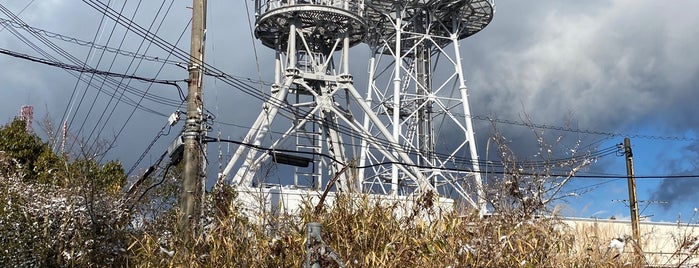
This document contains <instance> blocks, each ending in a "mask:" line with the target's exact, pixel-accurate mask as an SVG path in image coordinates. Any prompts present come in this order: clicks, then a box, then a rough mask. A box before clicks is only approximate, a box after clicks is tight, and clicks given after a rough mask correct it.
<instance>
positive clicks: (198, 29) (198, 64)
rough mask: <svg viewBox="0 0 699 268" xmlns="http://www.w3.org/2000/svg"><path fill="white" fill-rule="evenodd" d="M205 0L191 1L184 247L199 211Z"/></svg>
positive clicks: (193, 234)
mask: <svg viewBox="0 0 699 268" xmlns="http://www.w3.org/2000/svg"><path fill="white" fill-rule="evenodd" d="M205 12H206V0H192V46H191V50H190V53H189V54H190V59H189V67H188V69H189V80H188V83H189V86H188V91H187V120H186V121H185V129H184V132H183V134H182V139H183V142H184V152H183V158H182V160H183V164H184V168H183V172H182V190H181V192H180V208H181V210H182V218H181V219H180V223H179V227H180V231H181V232H182V236H183V237H182V240H183V241H184V243H185V246H187V245H189V244H190V243H191V241H193V240H192V238H193V237H196V235H197V233H198V228H197V226H198V225H199V224H198V223H199V216H200V213H201V209H200V207H201V198H200V196H201V194H202V193H201V189H202V184H201V178H202V176H203V174H204V172H203V170H202V147H201V146H202V144H201V139H202V136H203V135H202V134H203V128H202V125H203V124H202V121H203V120H204V115H203V111H204V103H203V96H202V83H203V74H204V70H203V65H204V29H205V27H206V25H205V23H206V18H205V17H206V16H205Z"/></svg>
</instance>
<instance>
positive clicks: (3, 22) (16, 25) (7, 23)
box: [0, 18, 183, 66]
mask: <svg viewBox="0 0 699 268" xmlns="http://www.w3.org/2000/svg"><path fill="white" fill-rule="evenodd" d="M0 24H1V25H3V29H4V27H5V26H11V27H14V28H16V29H23V30H26V31H28V32H34V33H38V34H42V35H44V36H46V37H48V38H53V39H57V40H61V41H64V42H70V43H74V44H76V45H80V46H93V47H94V49H98V50H104V51H107V52H110V53H114V54H118V55H122V56H126V57H134V58H137V59H144V60H147V61H152V62H160V63H167V64H171V65H175V66H182V64H183V63H182V62H180V61H172V60H167V59H163V58H160V57H156V56H149V55H146V54H139V53H136V52H131V51H127V50H124V49H120V48H113V47H109V46H105V45H100V44H95V43H94V42H92V41H85V40H81V39H78V38H75V37H70V36H67V35H63V34H59V33H55V32H51V31H47V30H44V29H40V28H36V27H32V26H29V25H27V24H19V23H17V22H14V21H11V20H8V19H4V18H0Z"/></svg>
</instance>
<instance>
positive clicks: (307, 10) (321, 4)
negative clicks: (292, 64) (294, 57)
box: [255, 0, 366, 50]
mask: <svg viewBox="0 0 699 268" xmlns="http://www.w3.org/2000/svg"><path fill="white" fill-rule="evenodd" d="M361 2H362V1H361V0H354V1H353V0H257V1H256V6H255V11H256V15H257V21H256V25H255V36H256V37H257V38H258V39H260V41H261V42H262V44H263V45H265V46H267V47H270V48H272V49H277V48H282V49H283V48H285V47H286V45H287V44H286V43H287V38H288V37H289V31H290V29H291V26H292V25H295V26H296V29H297V30H300V31H301V32H303V33H304V34H305V35H306V36H305V37H304V38H306V41H307V42H309V43H312V45H313V46H324V47H326V48H328V47H332V46H334V45H335V42H336V40H337V39H338V38H343V37H344V36H345V34H347V35H348V37H349V41H350V46H354V45H356V44H358V43H359V42H361V41H362V40H363V38H364V34H365V32H366V24H365V23H364V19H363V12H364V11H363V5H362V3H361ZM309 45H311V44H309ZM298 46H299V49H303V46H302V44H298ZM311 49H321V50H322V48H318V47H315V48H311ZM337 49H342V46H341V44H340V45H339V46H338V47H337Z"/></svg>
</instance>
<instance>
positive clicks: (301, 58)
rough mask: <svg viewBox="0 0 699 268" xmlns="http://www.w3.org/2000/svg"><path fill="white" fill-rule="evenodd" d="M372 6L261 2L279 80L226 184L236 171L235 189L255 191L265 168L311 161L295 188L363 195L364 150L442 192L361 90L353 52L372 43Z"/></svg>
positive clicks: (262, 25)
mask: <svg viewBox="0 0 699 268" xmlns="http://www.w3.org/2000/svg"><path fill="white" fill-rule="evenodd" d="M364 7H365V6H364V2H363V1H362V0H358V1H347V0H318V1H303V0H281V1H280V0H269V1H267V0H258V1H256V3H255V10H256V14H257V20H256V28H255V35H256V36H257V38H258V39H260V41H261V42H262V44H263V45H265V46H267V47H270V48H272V49H274V50H275V51H276V63H275V71H274V73H275V81H274V85H273V86H272V88H271V92H270V97H269V99H268V100H267V101H266V102H265V103H264V104H263V108H262V111H261V113H260V115H259V116H258V118H257V120H256V121H255V123H254V124H253V126H252V127H251V129H250V131H249V132H248V134H247V135H246V136H245V138H244V140H243V142H244V143H245V144H248V145H246V146H240V147H239V148H238V149H237V150H236V152H235V153H234V155H233V156H232V158H231V161H230V162H229V163H228V165H227V166H226V168H225V169H224V171H223V172H222V174H220V176H219V179H226V178H227V177H228V175H229V174H232V173H233V172H232V171H234V170H235V173H234V174H233V176H232V179H231V183H232V184H235V185H241V186H250V185H254V184H255V182H257V181H261V182H264V177H265V174H264V170H262V169H261V166H262V164H264V163H265V162H268V161H275V162H278V163H286V164H294V165H297V166H303V165H304V162H308V163H310V165H309V166H308V167H296V176H295V177H294V182H293V184H294V185H295V186H297V187H308V188H312V189H324V188H325V187H328V182H329V181H330V180H331V179H333V178H337V183H336V184H335V185H334V186H335V187H336V189H337V190H339V191H362V186H363V185H362V182H363V181H364V180H363V178H359V177H358V175H357V173H356V171H357V170H361V168H359V169H357V168H353V166H356V163H357V160H358V159H359V157H360V151H361V150H360V149H361V148H360V147H359V145H360V144H361V143H364V144H366V147H368V148H370V151H371V152H372V153H373V154H375V155H380V156H381V157H382V158H383V159H386V160H387V161H390V162H401V163H408V165H400V166H398V167H397V169H399V170H400V172H401V174H403V175H404V176H405V177H407V178H410V180H411V181H413V182H414V183H415V185H417V187H416V188H418V189H421V190H422V191H430V190H434V188H433V187H432V185H430V183H429V182H428V181H427V179H426V178H425V176H424V174H423V173H422V172H421V171H420V170H419V169H418V168H416V167H415V166H413V165H410V164H411V163H412V159H411V157H410V156H409V155H408V154H407V153H406V152H405V151H404V150H403V148H402V147H401V146H400V145H399V143H398V141H397V140H396V139H394V138H393V135H392V134H391V132H390V131H389V130H388V128H387V127H386V126H385V125H383V122H382V121H381V119H380V118H379V115H377V114H376V113H375V111H374V110H373V109H372V108H371V107H370V103H369V102H367V100H365V99H364V98H363V96H362V95H361V93H360V92H359V91H358V90H357V89H356V88H355V87H354V84H353V77H352V75H351V74H350V72H349V65H350V64H349V61H350V54H349V48H350V47H352V46H354V45H356V44H359V43H361V42H362V41H364V40H365V38H366V36H367V35H366V34H367V23H366V17H365V13H364V12H365V9H364ZM355 114H356V115H355ZM365 122H369V124H370V125H371V126H372V129H371V131H370V130H369V129H367V128H366V127H365V125H367V124H366V123H365ZM280 149H286V151H282V150H280ZM304 176H305V177H304ZM256 178H258V179H256Z"/></svg>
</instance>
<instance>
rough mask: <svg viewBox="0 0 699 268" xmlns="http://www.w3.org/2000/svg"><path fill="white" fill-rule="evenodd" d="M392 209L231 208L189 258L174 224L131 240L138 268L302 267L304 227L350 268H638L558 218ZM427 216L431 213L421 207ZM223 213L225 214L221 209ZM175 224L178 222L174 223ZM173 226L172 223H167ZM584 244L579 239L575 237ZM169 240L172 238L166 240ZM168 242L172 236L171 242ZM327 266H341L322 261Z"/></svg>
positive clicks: (364, 204) (343, 201) (341, 201)
mask: <svg viewBox="0 0 699 268" xmlns="http://www.w3.org/2000/svg"><path fill="white" fill-rule="evenodd" d="M396 206H397V204H395V203H388V202H373V201H370V199H369V198H367V197H366V196H363V197H360V198H356V196H350V195H339V196H338V197H337V198H336V200H335V202H334V203H333V205H331V206H326V207H324V209H322V210H320V211H317V212H316V211H315V208H314V207H312V206H310V205H307V206H306V207H304V208H303V209H302V210H301V213H300V215H297V216H280V217H269V218H268V219H267V221H266V222H267V224H265V225H257V224H252V223H250V222H249V221H248V219H247V218H245V217H243V216H241V214H240V213H238V208H236V207H235V206H229V207H228V211H227V212H226V213H214V214H215V215H216V216H215V217H214V219H213V221H212V222H211V223H210V224H208V225H207V226H206V227H205V228H204V232H203V235H202V236H201V238H200V239H199V240H198V241H197V243H196V245H195V246H193V247H191V248H189V249H188V252H187V253H184V252H182V251H175V252H174V254H173V255H172V256H170V255H168V254H167V253H166V252H169V251H170V250H172V249H174V248H177V247H178V244H179V243H178V241H176V240H173V239H172V238H174V237H178V236H177V232H176V231H175V230H176V229H175V228H174V227H175V226H174V224H170V225H169V226H167V228H165V229H167V231H165V230H164V229H161V230H160V231H159V233H157V234H146V233H144V234H143V235H142V236H138V237H136V236H135V237H133V241H134V242H133V243H132V244H131V246H130V247H129V249H128V251H129V255H130V258H129V259H130V263H131V265H135V266H148V267H150V266H158V267H160V266H178V265H187V266H203V267H301V266H303V264H304V260H305V257H306V250H305V243H306V238H305V225H306V223H309V222H319V223H321V224H322V232H323V234H322V237H323V240H324V242H325V243H327V245H328V246H329V247H330V248H332V249H333V250H334V251H335V252H336V253H337V254H338V255H339V256H340V259H341V261H342V263H341V264H342V265H344V266H347V267H621V266H624V265H625V264H626V265H627V266H629V265H630V266H631V267H636V266H640V264H639V263H635V262H634V260H633V259H632V258H631V256H629V254H625V255H622V256H621V257H617V258H613V256H611V255H610V254H607V252H605V251H606V248H604V245H606V243H608V241H601V240H600V239H599V237H606V236H605V235H603V234H599V233H595V232H599V230H596V231H595V230H573V229H571V228H562V226H563V225H562V223H560V221H558V220H557V219H555V218H542V217H538V218H537V217H528V216H523V215H517V214H509V213H504V214H500V215H492V216H489V217H483V218H481V217H479V216H478V215H477V214H476V213H472V214H467V215H465V216H464V215H460V214H458V213H455V212H452V213H447V214H446V215H442V217H441V218H440V219H439V220H432V221H427V220H424V217H402V218H397V217H396V213H395V211H396ZM419 209H420V210H423V211H428V210H427V209H428V208H426V207H421V208H419ZM219 212H220V211H219ZM173 219H174V217H173ZM170 223H174V220H173V221H170ZM580 233H583V234H586V235H582V236H578V237H579V239H582V240H583V241H582V243H581V241H577V242H576V241H575V240H574V239H573V237H574V235H576V234H577V235H579V234H580ZM165 236H167V237H165ZM168 237H169V238H168ZM322 263H323V267H338V266H339V264H337V263H335V262H334V261H333V260H332V259H329V258H327V259H323V260H322Z"/></svg>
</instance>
